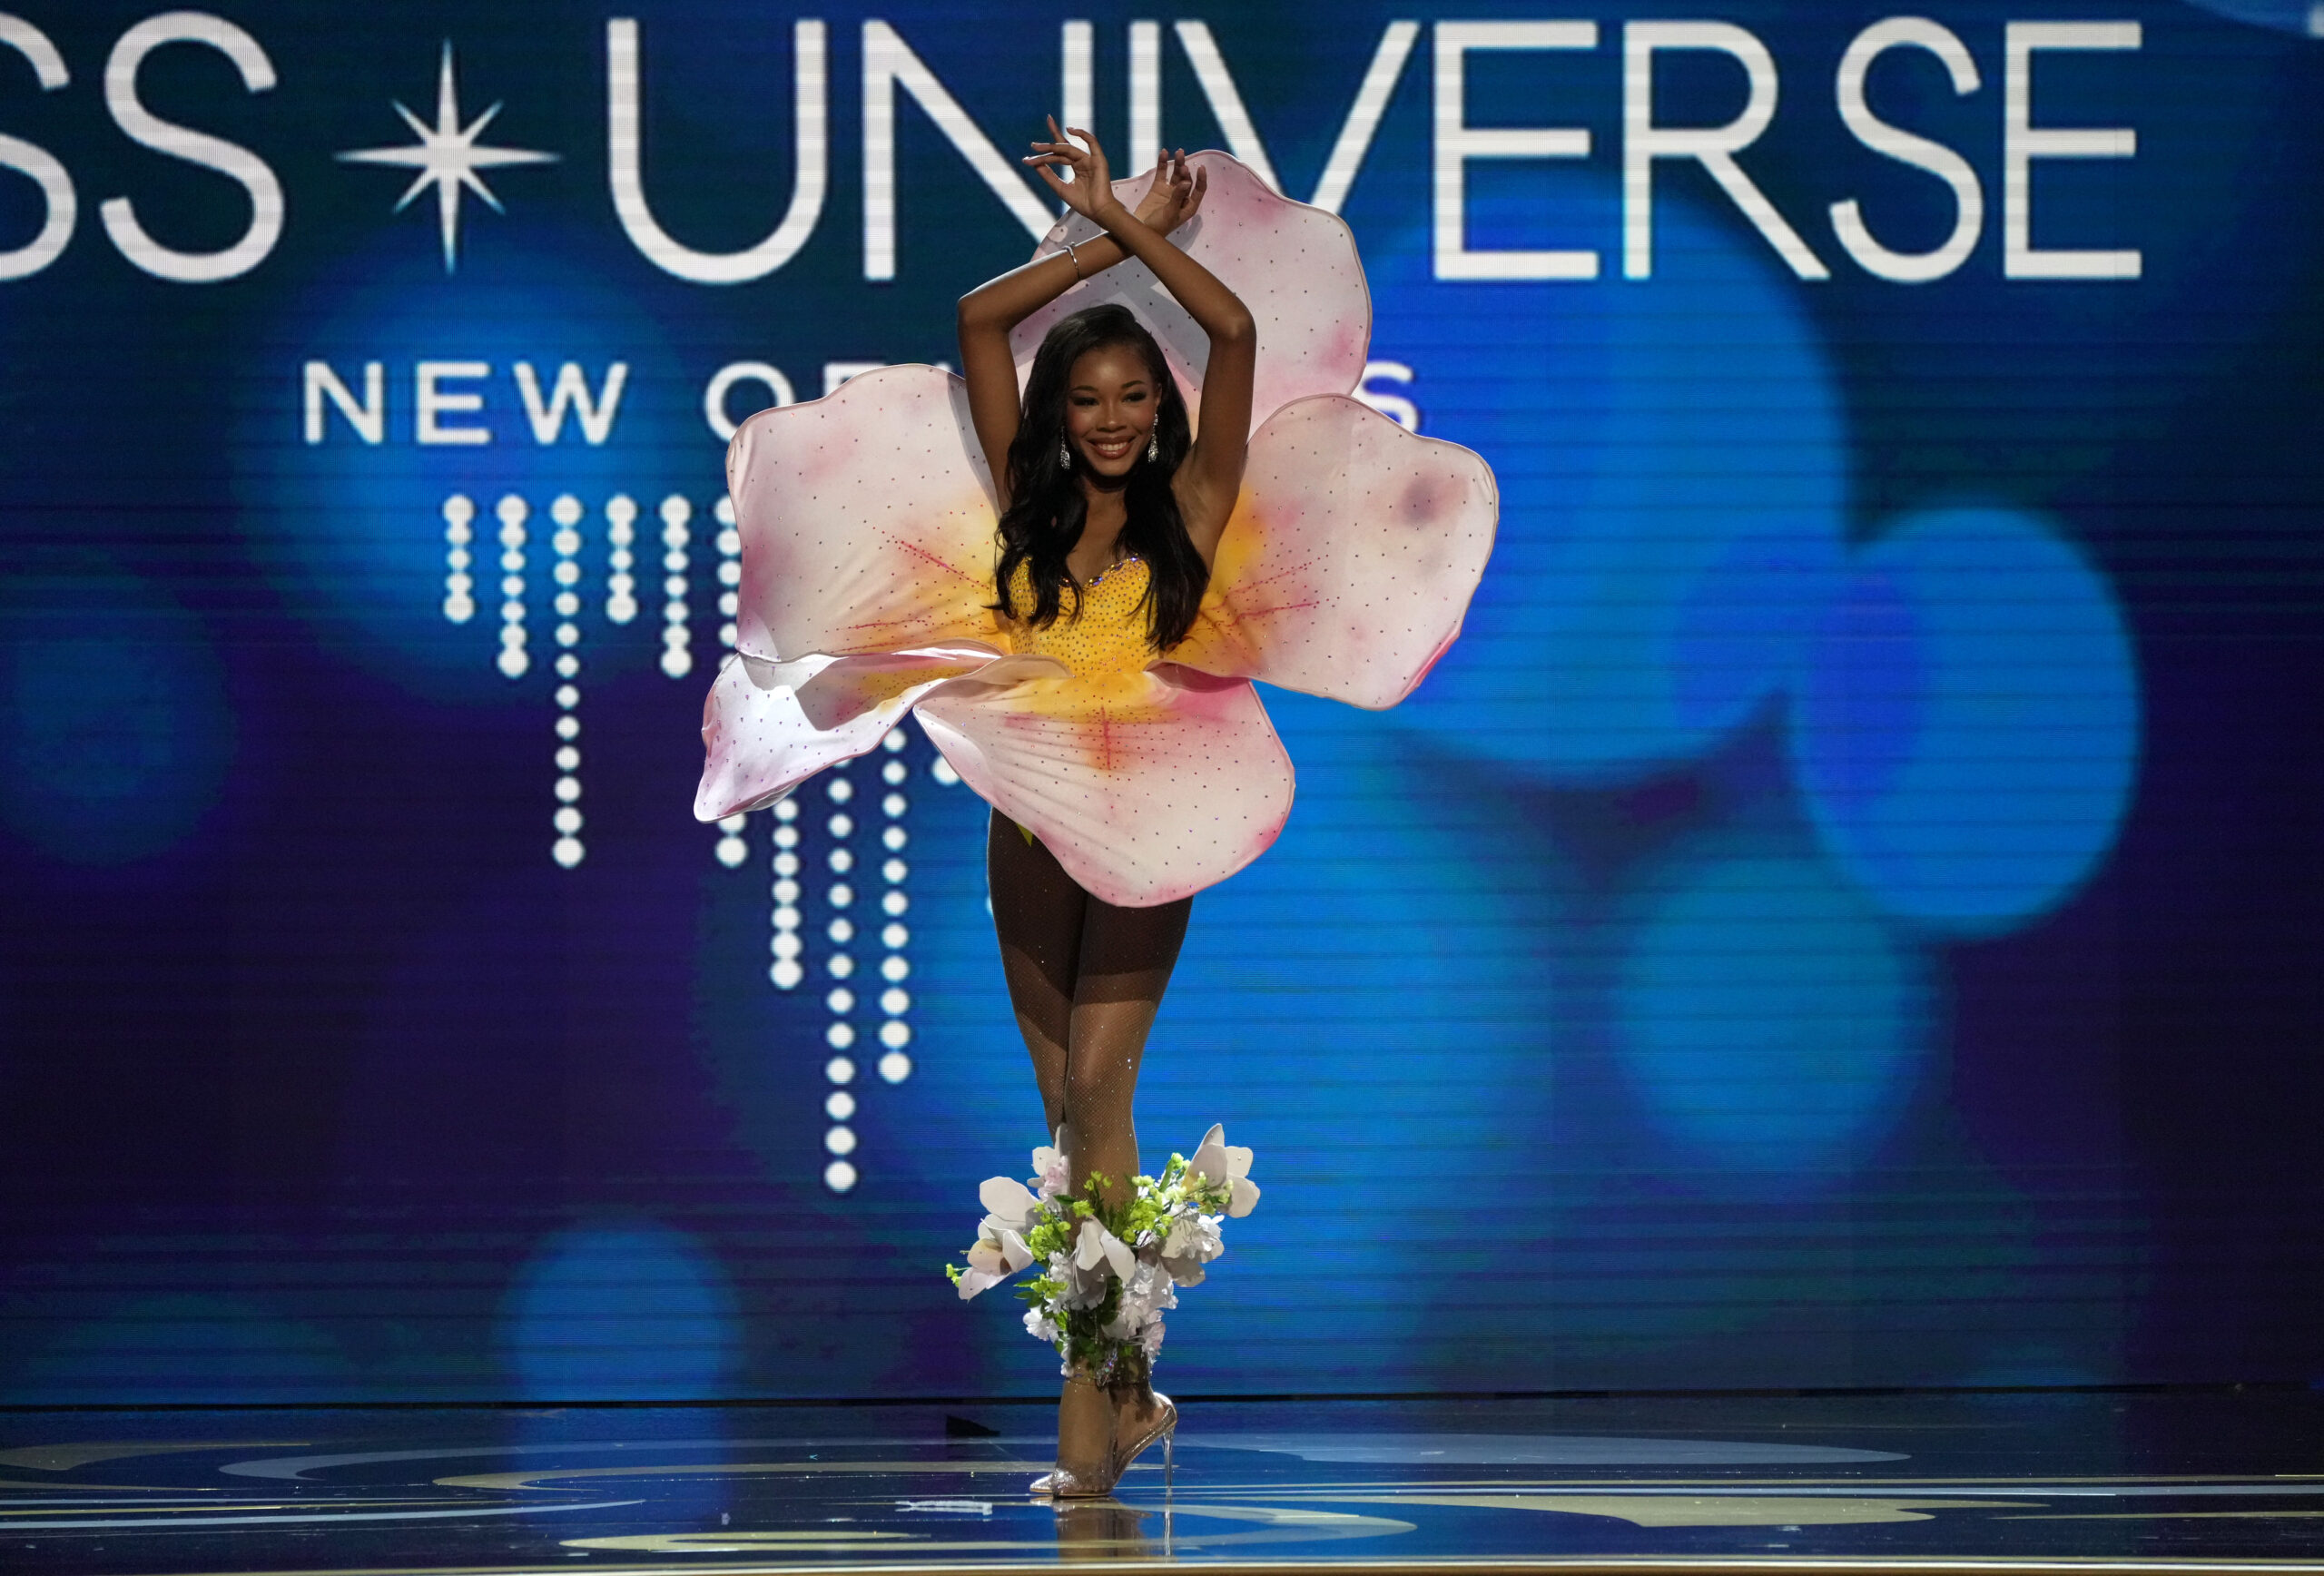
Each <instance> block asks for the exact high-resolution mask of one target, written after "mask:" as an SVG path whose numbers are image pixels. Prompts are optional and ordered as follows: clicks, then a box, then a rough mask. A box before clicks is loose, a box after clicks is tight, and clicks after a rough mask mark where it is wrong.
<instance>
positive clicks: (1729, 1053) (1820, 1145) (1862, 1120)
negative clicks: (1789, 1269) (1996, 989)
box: [1612, 840, 1931, 1187]
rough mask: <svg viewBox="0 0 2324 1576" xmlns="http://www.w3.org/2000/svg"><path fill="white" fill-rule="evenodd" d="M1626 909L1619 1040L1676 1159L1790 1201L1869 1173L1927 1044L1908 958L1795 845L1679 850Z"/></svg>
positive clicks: (1616, 991)
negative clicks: (1784, 1193)
mask: <svg viewBox="0 0 2324 1576" xmlns="http://www.w3.org/2000/svg"><path fill="white" fill-rule="evenodd" d="M1634 904H1635V906H1634V910H1633V912H1632V914H1631V916H1630V918H1631V923H1630V930H1629V934H1628V937H1627V943H1626V945H1625V946H1624V947H1623V949H1622V951H1621V953H1620V956H1619V958H1618V960H1617V961H1616V964H1615V969H1614V974H1613V981H1612V1009H1613V1013H1612V1017H1613V1022H1612V1029H1613V1039H1614V1043H1615V1046H1616V1048H1617V1054H1618V1056H1619V1058H1620V1062H1621V1066H1622V1069H1623V1071H1624V1072H1625V1074H1626V1075H1627V1077H1628V1079H1629V1081H1630V1085H1631V1087H1632V1088H1633V1090H1634V1092H1635V1094H1636V1096H1637V1098H1638V1099H1639V1101H1640V1104H1641V1105H1642V1106H1643V1108H1645V1111H1646V1114H1647V1117H1648V1119H1649V1122H1650V1123H1651V1124H1652V1125H1653V1126H1654V1127H1656V1128H1659V1129H1660V1130H1661V1131H1662V1132H1663V1133H1664V1134H1665V1135H1666V1136H1667V1137H1668V1138H1670V1139H1672V1140H1674V1141H1675V1143H1676V1144H1677V1145H1678V1146H1679V1157H1689V1158H1692V1159H1694V1160H1695V1161H1697V1162H1698V1163H1699V1164H1700V1165H1701V1166H1703V1167H1706V1168H1707V1169H1709V1170H1711V1171H1720V1170H1725V1171H1730V1172H1738V1173H1744V1174H1747V1175H1749V1176H1751V1177H1756V1178H1758V1179H1761V1180H1768V1179H1773V1180H1777V1181H1779V1182H1781V1183H1782V1184H1784V1185H1786V1186H1797V1187H1818V1186H1821V1185H1822V1184H1824V1183H1825V1182H1827V1181H1830V1180H1837V1179H1839V1178H1840V1177H1843V1176H1844V1175H1845V1173H1846V1170H1847V1169H1849V1168H1850V1167H1853V1166H1855V1165H1857V1164H1860V1163H1861V1162H1862V1161H1863V1160H1865V1159H1866V1158H1867V1157H1868V1156H1869V1154H1870V1152H1871V1150H1872V1149H1873V1148H1876V1146H1877V1145H1878V1143H1879V1142H1880V1141H1881V1140H1882V1139H1883V1138H1886V1135H1887V1133H1888V1132H1889V1130H1890V1129H1891V1128H1892V1126H1893V1123H1894V1120H1895V1118H1896V1115H1897V1113H1898V1111H1899V1109H1900V1108H1901V1106H1902V1103H1903V1101H1904V1099H1905V1097H1906V1096H1907V1095H1908V1094H1909V1092H1910V1087H1911V1082H1912V1074H1913V1072H1914V1070H1915V1068H1916V1067H1917V1066H1918V1065H1919V1063H1920V1060H1921V1059H1922V1057H1923V1056H1924V1054H1925V1050H1926V1048H1927V1046H1928V1044H1929V1039H1930V1035H1929V1029H1930V1024H1929V1003H1930V1000H1931V998H1930V992H1929V990H1928V986H1927V982H1926V974H1925V964H1924V961H1923V960H1922V959H1921V958H1920V957H1918V956H1917V955H1916V953H1915V951H1914V950H1913V949H1912V948H1911V946H1910V944H1909V942H1906V941H1903V940H1901V939H1900V938H1899V937H1898V936H1897V935H1896V932H1895V931H1893V930H1892V929H1891V927H1890V926H1889V925H1888V924H1887V923H1886V922H1885V921H1883V920H1882V918H1881V917H1880V915H1879V914H1878V913H1877V912H1876V911H1875V910H1874V909H1873V908H1872V906H1871V905H1870V904H1869V903H1867V902H1866V901H1865V900H1864V898H1863V896H1862V895H1861V894H1860V893H1858V892H1856V891H1855V890H1854V889H1853V888H1851V887H1850V886H1849V885H1848V883H1847V882H1846V881H1845V880H1844V879H1842V878H1841V877H1840V876H1839V874H1838V873H1837V872H1835V871H1833V870H1832V869H1831V868H1830V866H1829V865H1828V864H1827V862H1825V861H1823V860H1821V859H1819V858H1817V856H1816V855H1815V853H1814V852H1813V851H1812V849H1809V848H1807V847H1804V846H1799V845H1798V844H1797V843H1795V842H1791V841H1790V840H1786V841H1785V842H1770V843H1768V844H1767V845H1765V846H1760V847H1747V848H1738V847H1726V848H1703V847H1700V846H1698V847H1696V848H1694V849H1691V850H1687V851H1682V852H1679V853H1678V854H1675V855H1673V856H1672V857H1671V858H1670V859H1669V860H1667V861H1664V862H1658V863H1656V864H1655V865H1654V866H1652V867H1651V868H1650V869H1649V871H1648V872H1646V873H1645V874H1644V875H1643V876H1641V877H1640V880H1639V884H1638V886H1637V888H1636V890H1635V892H1634ZM1679 1163H1683V1159H1681V1160H1680V1162H1679Z"/></svg>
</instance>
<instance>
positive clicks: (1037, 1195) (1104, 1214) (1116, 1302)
mask: <svg viewBox="0 0 2324 1576" xmlns="http://www.w3.org/2000/svg"><path fill="white" fill-rule="evenodd" d="M1033 1169H1034V1172H1035V1176H1034V1177H1033V1178H1032V1186H1030V1187H1028V1186H1027V1185H1026V1184H1025V1183H1022V1182H1019V1181H1018V1180H1016V1179H1015V1178H1014V1177H991V1178H990V1179H989V1180H987V1181H986V1182H985V1184H984V1186H983V1187H980V1188H979V1189H978V1197H979V1198H980V1201H981V1202H982V1203H983V1205H984V1207H985V1210H986V1214H985V1217H984V1219H983V1221H982V1222H981V1223H980V1226H979V1229H978V1234H977V1241H976V1244H975V1246H972V1247H970V1249H969V1252H968V1261H969V1262H968V1264H967V1265H966V1266H959V1265H948V1266H945V1273H946V1274H947V1275H949V1276H950V1277H951V1279H952V1284H953V1285H955V1286H957V1287H958V1288H959V1289H960V1296H961V1297H962V1298H963V1299H964V1300H965V1299H967V1298H970V1297H973V1296H975V1295H977V1294H978V1293H980V1292H982V1291H984V1290H986V1289H987V1288H988V1287H990V1286H993V1285H999V1284H1000V1282H1002V1281H1004V1280H1007V1279H1009V1277H1011V1276H1016V1275H1018V1274H1020V1273H1021V1272H1023V1271H1025V1270H1027V1269H1033V1268H1036V1266H1038V1270H1039V1273H1037V1274H1036V1275H1035V1276H1033V1277H1032V1278H1031V1279H1030V1280H1028V1281H1026V1282H1025V1283H1023V1284H1022V1285H1019V1287H1018V1288H1017V1295H1018V1297H1019V1300H1020V1301H1022V1302H1023V1303H1024V1304H1025V1305H1026V1313H1025V1328H1026V1330H1027V1331H1028V1332H1029V1334H1031V1335H1035V1336H1037V1337H1038V1338H1039V1339H1041V1340H1043V1341H1047V1342H1048V1343H1049V1344H1050V1345H1052V1346H1054V1347H1056V1348H1057V1354H1058V1356H1059V1358H1060V1359H1061V1360H1062V1362H1061V1365H1060V1368H1059V1372H1061V1373H1062V1374H1064V1375H1065V1376H1066V1377H1067V1378H1068V1379H1087V1380H1088V1381H1090V1382H1091V1383H1094V1384H1100V1385H1104V1386H1107V1387H1108V1388H1109V1389H1111V1390H1113V1391H1114V1392H1116V1394H1125V1393H1127V1394H1129V1395H1130V1396H1132V1397H1134V1398H1136V1399H1137V1401H1138V1402H1139V1403H1140V1404H1143V1405H1145V1406H1146V1407H1147V1408H1148V1409H1149V1410H1150V1411H1151V1412H1152V1413H1153V1414H1154V1421H1153V1423H1151V1425H1150V1426H1149V1427H1147V1429H1146V1430H1145V1431H1143V1436H1142V1437H1137V1438H1134V1439H1132V1440H1130V1441H1128V1442H1127V1444H1126V1449H1125V1448H1123V1447H1118V1448H1117V1451H1116V1453H1115V1457H1114V1461H1113V1463H1112V1467H1113V1473H1112V1475H1113V1477H1116V1478H1118V1476H1119V1475H1120V1473H1121V1472H1122V1471H1123V1470H1124V1469H1125V1468H1127V1467H1128V1464H1129V1459H1130V1457H1133V1456H1135V1455H1136V1454H1137V1452H1138V1451H1139V1450H1142V1449H1144V1448H1145V1446H1146V1445H1147V1444H1148V1443H1151V1442H1152V1441H1153V1440H1154V1439H1156V1438H1157V1437H1159V1438H1165V1439H1167V1436H1168V1434H1169V1433H1170V1431H1171V1429H1172V1428H1173V1427H1174V1426H1175V1425H1176V1423H1177V1409H1176V1408H1175V1407H1172V1406H1171V1405H1170V1404H1169V1402H1168V1401H1167V1399H1161V1398H1157V1397H1155V1396H1154V1395H1153V1394H1152V1390H1151V1383H1150V1381H1151V1375H1152V1374H1153V1365H1154V1359H1155V1357H1156V1355H1157V1354H1158V1353H1159V1352H1160V1351H1161V1349H1162V1333H1163V1324H1162V1315H1164V1314H1165V1313H1167V1312H1168V1311H1170V1310H1171V1309H1173V1308H1176V1307H1177V1305H1178V1296H1177V1288H1178V1287H1180V1286H1191V1285H1200V1284H1201V1283H1202V1281H1203V1278H1204V1276H1206V1274H1207V1271H1206V1268H1205V1266H1206V1265H1208V1264H1209V1263H1210V1262H1211V1261H1212V1260H1213V1259H1216V1257H1218V1256H1219V1255H1220V1254H1222V1253H1224V1252H1225V1251H1226V1246H1225V1244H1224V1243H1223V1241H1222V1240H1221V1238H1220V1233H1219V1226H1220V1222H1221V1221H1222V1220H1224V1219H1226V1218H1229V1217H1233V1218H1236V1219H1239V1218H1241V1217H1242V1216H1246V1215H1248V1214H1249V1213H1250V1212H1251V1210H1252V1208H1253V1207H1255V1206H1256V1204H1257V1203H1258V1201H1259V1187H1258V1184H1256V1182H1253V1181H1252V1180H1251V1179H1250V1170H1251V1151H1250V1150H1248V1149H1246V1148H1238V1147H1234V1146H1230V1145H1228V1143H1227V1142H1226V1128H1223V1127H1213V1128H1211V1129H1210V1131H1209V1132H1207V1133H1206V1134H1204V1135H1203V1140H1202V1142H1201V1143H1200V1144H1198V1145H1196V1147H1195V1152H1194V1155H1193V1157H1192V1158H1188V1157H1186V1156H1183V1155H1178V1154H1173V1155H1172V1156H1171V1157H1170V1160H1169V1164H1168V1165H1167V1166H1165V1167H1163V1168H1162V1175H1161V1176H1160V1177H1137V1178H1136V1179H1135V1180H1134V1183H1133V1186H1132V1190H1131V1194H1130V1197H1128V1199H1127V1200H1126V1201H1125V1202H1123V1203H1120V1204H1116V1205H1109V1204H1108V1203H1107V1202H1106V1201H1105V1199H1104V1197H1103V1195H1104V1192H1105V1190H1106V1188H1107V1187H1108V1179H1107V1178H1106V1177H1100V1176H1097V1175H1094V1174H1093V1175H1092V1176H1090V1177H1088V1178H1086V1179H1085V1183H1086V1185H1085V1186H1084V1187H1082V1188H1081V1189H1079V1190H1078V1191H1076V1190H1075V1189H1074V1188H1073V1187H1071V1185H1070V1179H1069V1178H1068V1175H1067V1169H1066V1165H1065V1157H1064V1155H1063V1154H1062V1153H1061V1152H1060V1151H1059V1149H1057V1148H1052V1147H1049V1146H1046V1145H1045V1146H1043V1147H1042V1148H1038V1149H1035V1150H1034V1151H1033ZM1054 1475H1055V1477H1057V1478H1063V1477H1064V1476H1065V1475H1066V1474H1064V1473H1058V1474H1054ZM1052 1481H1053V1480H1052V1479H1049V1478H1045V1479H1043V1480H1042V1482H1041V1483H1040V1484H1037V1485H1036V1490H1037V1492H1056V1493H1058V1494H1059V1495H1060V1497H1062V1496H1064V1495H1066V1494H1067V1493H1068V1492H1098V1493H1103V1492H1107V1491H1108V1490H1109V1489H1110V1488H1111V1487H1112V1486H1113V1485H1112V1482H1111V1481H1110V1479H1109V1480H1108V1481H1107V1482H1100V1483H1088V1484H1081V1485H1078V1489H1077V1490H1068V1488H1066V1487H1064V1486H1057V1487H1053V1488H1052V1487H1046V1486H1044V1485H1049V1484H1051V1483H1052Z"/></svg>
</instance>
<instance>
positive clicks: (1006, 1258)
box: [1000, 1230, 1033, 1275]
mask: <svg viewBox="0 0 2324 1576" xmlns="http://www.w3.org/2000/svg"><path fill="white" fill-rule="evenodd" d="M1000 1256H1001V1259H1002V1262H1004V1263H1005V1264H1007V1265H1008V1266H1009V1274H1010V1275H1015V1274H1016V1273H1017V1272H1018V1271H1019V1270H1020V1269H1023V1268H1025V1267H1026V1266H1028V1265H1030V1264H1031V1263H1032V1262H1033V1250H1032V1249H1031V1248H1029V1247H1028V1246H1025V1239H1024V1238H1023V1237H1021V1236H1018V1235H1017V1234H1016V1233H1015V1232H1013V1231H1008V1230H1003V1231H1002V1232H1001V1234H1000Z"/></svg>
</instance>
